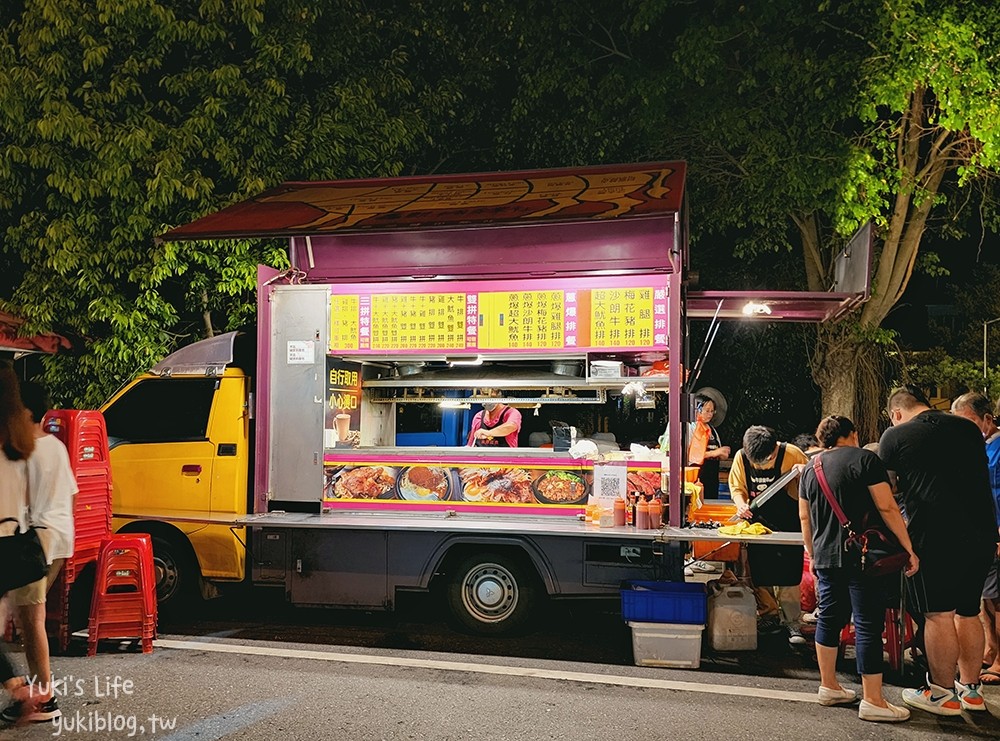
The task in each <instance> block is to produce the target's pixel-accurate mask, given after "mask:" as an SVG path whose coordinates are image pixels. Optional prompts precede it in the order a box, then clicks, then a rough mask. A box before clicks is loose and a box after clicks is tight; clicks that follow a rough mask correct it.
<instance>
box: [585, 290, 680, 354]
mask: <svg viewBox="0 0 1000 741" xmlns="http://www.w3.org/2000/svg"><path fill="white" fill-rule="evenodd" d="M666 341H667V292H666V291H665V290H660V289H654V288H606V289H605V288H602V289H597V290H594V291H591V292H590V342H591V344H593V345H595V346H598V347H636V346H640V347H648V346H650V345H663V344H666Z"/></svg>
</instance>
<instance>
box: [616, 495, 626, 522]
mask: <svg viewBox="0 0 1000 741" xmlns="http://www.w3.org/2000/svg"><path fill="white" fill-rule="evenodd" d="M614 513H615V527H621V526H622V525H624V524H625V500H624V499H622V498H621V497H618V498H617V499H615V507H614Z"/></svg>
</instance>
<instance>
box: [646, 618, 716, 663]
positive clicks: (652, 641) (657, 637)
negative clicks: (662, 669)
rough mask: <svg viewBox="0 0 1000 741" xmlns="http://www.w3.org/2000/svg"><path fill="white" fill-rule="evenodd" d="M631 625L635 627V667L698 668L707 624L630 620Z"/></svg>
mask: <svg viewBox="0 0 1000 741" xmlns="http://www.w3.org/2000/svg"><path fill="white" fill-rule="evenodd" d="M628 625H629V627H630V628H631V629H632V655H633V656H634V657H635V663H636V666H669V667H675V668H679V669H697V668H698V666H699V665H700V664H701V633H702V631H703V630H705V626H704V625H684V624H681V623H634V622H631V621H630V622H629V624H628Z"/></svg>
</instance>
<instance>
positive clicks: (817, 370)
mask: <svg viewBox="0 0 1000 741" xmlns="http://www.w3.org/2000/svg"><path fill="white" fill-rule="evenodd" d="M886 368H887V363H886V358H885V353H884V351H883V349H882V347H881V346H880V345H878V344H874V343H872V342H871V341H870V340H865V339H862V338H861V337H859V336H858V335H857V334H856V333H855V332H854V331H853V329H852V328H851V327H848V326H842V325H834V326H832V327H826V326H824V327H820V331H819V333H818V336H817V338H816V351H815V353H814V354H813V358H812V375H813V380H814V381H815V382H816V385H817V386H819V387H820V389H821V391H822V413H823V416H824V417H825V416H827V415H830V414H839V415H842V416H844V417H850V418H851V420H852V421H853V422H854V425H855V427H857V429H858V437H859V439H860V441H861V444H862V445H864V444H865V443H870V442H878V439H879V437H880V436H881V431H882V427H883V426H884V425H883V424H882V420H881V419H880V414H881V411H882V408H883V407H884V405H885V400H886V398H887V394H888V388H887V387H886V381H885V379H886V372H885V371H886Z"/></svg>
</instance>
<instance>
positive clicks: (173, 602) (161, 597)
mask: <svg viewBox="0 0 1000 741" xmlns="http://www.w3.org/2000/svg"><path fill="white" fill-rule="evenodd" d="M153 571H154V573H155V575H156V601H157V603H158V606H159V608H160V609H161V610H165V611H168V610H172V609H175V608H177V607H180V606H181V605H183V604H187V603H188V602H190V601H191V598H192V595H194V594H195V588H196V586H197V583H198V575H197V573H196V570H195V567H194V564H192V562H191V557H190V554H189V553H188V552H187V550H186V549H185V548H184V547H182V546H181V544H179V543H177V542H176V541H174V540H169V539H167V538H161V537H158V536H156V535H154V536H153Z"/></svg>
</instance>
